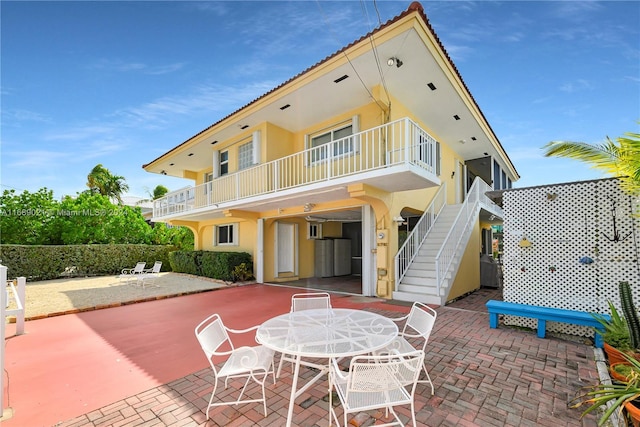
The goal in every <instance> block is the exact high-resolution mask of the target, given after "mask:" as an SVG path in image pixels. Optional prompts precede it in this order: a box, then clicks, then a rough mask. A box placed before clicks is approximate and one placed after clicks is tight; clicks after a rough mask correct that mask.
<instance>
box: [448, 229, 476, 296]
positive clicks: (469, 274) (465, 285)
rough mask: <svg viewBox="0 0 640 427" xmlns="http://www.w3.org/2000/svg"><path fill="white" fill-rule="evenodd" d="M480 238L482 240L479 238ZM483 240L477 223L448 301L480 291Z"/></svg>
mask: <svg viewBox="0 0 640 427" xmlns="http://www.w3.org/2000/svg"><path fill="white" fill-rule="evenodd" d="M478 236H480V238H478ZM481 239H482V237H481V233H480V224H479V222H476V224H475V226H474V227H473V231H472V234H471V238H470V239H469V243H468V245H467V249H466V250H465V251H464V255H463V256H462V259H461V260H460V269H459V270H458V274H456V277H455V280H454V281H453V285H451V290H450V291H449V297H448V300H452V299H455V298H458V297H460V296H462V295H465V294H467V293H469V292H471V291H475V290H476V289H480V249H481V242H480V240H481Z"/></svg>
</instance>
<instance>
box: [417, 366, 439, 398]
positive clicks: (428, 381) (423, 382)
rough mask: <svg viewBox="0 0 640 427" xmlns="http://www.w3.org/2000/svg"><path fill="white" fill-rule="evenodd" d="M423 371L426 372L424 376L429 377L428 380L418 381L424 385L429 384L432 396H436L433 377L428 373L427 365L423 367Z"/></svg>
mask: <svg viewBox="0 0 640 427" xmlns="http://www.w3.org/2000/svg"><path fill="white" fill-rule="evenodd" d="M422 370H423V371H424V374H425V375H426V376H427V379H426V380H418V382H419V383H422V384H429V385H430V386H431V395H432V396H433V395H434V394H435V389H434V388H433V381H431V377H430V376H429V372H428V371H427V365H426V364H425V365H424V366H423V367H422Z"/></svg>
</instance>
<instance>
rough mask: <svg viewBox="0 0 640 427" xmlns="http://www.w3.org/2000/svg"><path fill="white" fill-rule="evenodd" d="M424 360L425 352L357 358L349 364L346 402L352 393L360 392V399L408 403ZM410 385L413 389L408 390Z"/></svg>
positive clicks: (417, 351) (387, 402)
mask: <svg viewBox="0 0 640 427" xmlns="http://www.w3.org/2000/svg"><path fill="white" fill-rule="evenodd" d="M423 361H424V352H423V351H422V350H416V351H413V352H410V353H404V354H395V355H385V356H355V357H353V358H352V359H351V363H350V365H349V377H348V380H347V399H349V395H350V394H351V393H359V396H360V398H362V399H365V398H368V399H371V401H372V402H375V401H376V400H378V399H382V400H383V401H384V402H385V403H386V404H389V403H394V402H406V401H407V400H409V399H410V398H412V396H413V392H414V390H415V386H416V383H417V382H418V378H419V376H420V370H421V369H422V363H423ZM409 386H411V389H410V390H407V388H408V387H409ZM374 395H375V396H376V397H377V399H376V398H375V397H374Z"/></svg>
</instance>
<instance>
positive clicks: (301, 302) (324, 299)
mask: <svg viewBox="0 0 640 427" xmlns="http://www.w3.org/2000/svg"><path fill="white" fill-rule="evenodd" d="M313 309H327V310H328V309H331V296H330V295H329V294H328V293H326V292H306V293H301V294H293V295H292V296H291V310H290V312H291V313H293V312H296V311H302V310H313ZM285 361H286V362H291V363H295V359H294V358H292V357H291V356H290V355H287V354H284V353H283V354H282V356H281V357H280V363H278V373H277V374H276V377H278V378H280V372H282V362H285ZM300 364H301V365H305V366H310V367H313V368H315V367H317V365H316V364H309V363H305V362H303V361H301V362H300Z"/></svg>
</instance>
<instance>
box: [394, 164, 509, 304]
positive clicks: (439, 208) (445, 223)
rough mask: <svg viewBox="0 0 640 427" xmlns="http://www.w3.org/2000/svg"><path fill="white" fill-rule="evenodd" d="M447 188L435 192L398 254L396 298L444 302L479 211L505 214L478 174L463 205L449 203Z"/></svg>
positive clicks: (434, 302) (499, 214)
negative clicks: (447, 200) (488, 193)
mask: <svg viewBox="0 0 640 427" xmlns="http://www.w3.org/2000/svg"><path fill="white" fill-rule="evenodd" d="M445 189H446V186H443V187H441V188H440V190H439V191H438V193H436V195H435V197H434V199H433V201H432V202H431V204H430V205H429V206H428V207H427V208H426V209H425V211H424V214H423V215H422V217H421V218H420V220H419V221H418V223H417V224H416V226H415V227H414V229H413V231H412V232H411V233H410V234H409V236H407V240H406V241H405V243H404V244H403V245H402V247H401V248H400V249H399V250H398V253H397V254H396V256H395V274H396V276H395V283H396V288H395V290H394V292H393V295H392V297H393V299H396V300H400V301H419V302H423V303H426V304H437V305H444V304H445V303H446V302H447V300H448V296H449V290H450V288H451V285H452V283H453V280H454V278H455V276H456V274H457V272H458V269H459V268H460V260H461V258H462V255H463V254H464V252H465V249H466V247H467V244H468V243H469V239H470V238H471V235H472V233H473V228H474V225H475V224H476V223H477V221H478V219H479V215H480V211H481V210H484V211H486V212H489V213H491V214H492V215H495V216H498V217H501V218H502V217H503V213H502V208H500V207H499V206H498V205H496V204H495V203H494V202H493V201H491V200H490V199H489V198H488V197H487V196H486V192H488V191H491V187H490V186H489V185H488V184H487V183H485V182H484V181H483V180H482V179H480V178H479V177H477V178H476V179H475V180H474V182H473V184H472V185H471V188H470V189H469V191H468V193H467V197H466V198H465V201H464V202H463V203H462V204H459V205H447V204H446V202H445V194H446V192H445Z"/></svg>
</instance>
